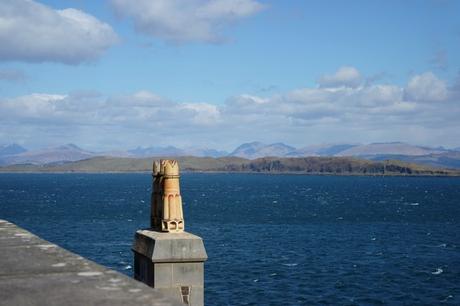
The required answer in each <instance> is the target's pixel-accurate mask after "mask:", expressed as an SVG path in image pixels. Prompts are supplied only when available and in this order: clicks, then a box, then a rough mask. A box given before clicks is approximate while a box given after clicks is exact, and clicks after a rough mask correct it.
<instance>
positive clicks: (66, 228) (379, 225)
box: [0, 173, 460, 305]
mask: <svg viewBox="0 0 460 306" xmlns="http://www.w3.org/2000/svg"><path fill="white" fill-rule="evenodd" d="M150 188H151V176H150V175H148V174H0V218H3V219H7V220H9V221H11V222H14V223H16V224H18V225H20V226H22V227H24V228H26V229H28V230H30V231H32V232H33V233H35V234H37V235H39V236H41V237H43V238H44V239H47V240H49V241H51V242H53V243H56V244H59V245H60V246H63V247H64V248H67V249H69V250H71V251H73V252H75V253H78V254H80V255H82V256H85V257H87V258H89V259H91V260H94V261H96V262H98V263H100V264H102V265H105V266H108V267H110V268H113V269H116V270H118V271H120V272H123V273H125V274H128V275H132V253H131V250H130V248H131V243H132V239H133V234H134V232H135V231H136V230H137V229H139V228H144V227H147V225H148V222H149V221H148V218H149V210H150V192H151V189H150ZM181 189H182V196H183V199H184V213H185V221H186V230H187V231H189V232H192V233H194V234H197V235H200V236H202V237H203V239H204V241H205V246H206V250H207V252H208V256H209V260H208V261H207V262H206V265H205V281H206V284H205V286H206V289H205V299H206V305H327V304H330V305H385V304H386V305H444V304H445V305H460V222H459V221H460V178H443V177H346V176H340V177H339V176H303V175H258V174H192V173H190V174H183V176H182V179H181Z"/></svg>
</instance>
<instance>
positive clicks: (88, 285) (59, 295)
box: [0, 220, 183, 306]
mask: <svg viewBox="0 0 460 306" xmlns="http://www.w3.org/2000/svg"><path fill="white" fill-rule="evenodd" d="M174 297H177V295H175V296H174ZM0 305H51V306H53V305H66V306H73V305H183V304H181V303H179V302H178V301H177V299H172V296H170V295H168V292H166V291H159V290H156V289H153V288H151V287H148V286H146V285H145V284H142V283H141V282H138V281H136V280H134V279H131V278H129V277H127V276H125V275H123V274H120V273H118V272H116V271H113V270H109V269H107V268H104V267H102V266H100V265H98V264H96V263H94V262H92V261H89V260H87V259H85V258H83V257H81V256H78V255H76V254H73V253H71V252H69V251H66V250H64V249H62V248H60V247H58V246H57V245H55V244H52V243H50V242H48V241H46V240H43V239H40V238H39V237H37V236H35V235H33V234H32V233H30V232H28V231H26V230H24V229H21V228H19V227H17V226H16V225H14V224H12V223H10V222H8V221H5V220H0Z"/></svg>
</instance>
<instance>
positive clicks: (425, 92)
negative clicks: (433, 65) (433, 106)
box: [405, 72, 448, 102]
mask: <svg viewBox="0 0 460 306" xmlns="http://www.w3.org/2000/svg"><path fill="white" fill-rule="evenodd" d="M405 93H406V97H407V99H412V100H415V101H425V102H430V101H443V100H445V99H447V95H448V90H447V85H446V82H444V81H443V80H440V79H438V78H437V77H436V76H435V75H434V74H433V73H432V72H425V73H423V74H420V75H416V76H414V77H413V78H412V79H410V81H409V83H408V84H407V87H406V89H405Z"/></svg>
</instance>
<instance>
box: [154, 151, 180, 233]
mask: <svg viewBox="0 0 460 306" xmlns="http://www.w3.org/2000/svg"><path fill="white" fill-rule="evenodd" d="M152 176H153V186H152V200H151V222H150V223H151V224H150V225H151V227H152V228H153V229H154V230H157V231H161V232H170V233H180V232H183V231H184V214H183V211H182V197H181V196H180V187H179V163H178V162H177V161H176V160H168V159H162V160H160V161H154V162H153V173H152Z"/></svg>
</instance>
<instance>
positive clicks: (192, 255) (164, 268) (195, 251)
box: [132, 160, 208, 306]
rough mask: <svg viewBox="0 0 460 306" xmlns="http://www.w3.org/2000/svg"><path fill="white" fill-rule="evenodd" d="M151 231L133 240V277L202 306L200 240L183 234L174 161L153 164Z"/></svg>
mask: <svg viewBox="0 0 460 306" xmlns="http://www.w3.org/2000/svg"><path fill="white" fill-rule="evenodd" d="M153 179H154V180H153V187H154V190H153V191H152V211H151V228H149V229H144V230H138V231H137V232H136V235H135V237H134V243H133V248H132V250H133V252H134V278H135V279H137V280H139V281H141V282H143V283H145V284H147V285H149V286H151V287H154V288H156V289H160V290H161V291H162V292H163V293H164V294H166V295H167V296H169V297H171V298H173V299H175V300H176V301H179V302H181V303H183V304H185V305H192V306H199V305H204V262H205V261H206V259H207V258H208V257H207V254H206V250H205V248H204V244H203V240H202V239H201V238H200V237H198V236H195V235H193V234H190V233H187V232H185V231H184V224H185V223H184V218H183V211H182V198H181V195H180V188H179V165H178V163H177V161H173V160H161V161H160V162H154V165H153Z"/></svg>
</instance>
